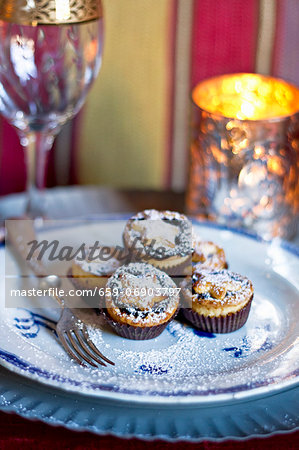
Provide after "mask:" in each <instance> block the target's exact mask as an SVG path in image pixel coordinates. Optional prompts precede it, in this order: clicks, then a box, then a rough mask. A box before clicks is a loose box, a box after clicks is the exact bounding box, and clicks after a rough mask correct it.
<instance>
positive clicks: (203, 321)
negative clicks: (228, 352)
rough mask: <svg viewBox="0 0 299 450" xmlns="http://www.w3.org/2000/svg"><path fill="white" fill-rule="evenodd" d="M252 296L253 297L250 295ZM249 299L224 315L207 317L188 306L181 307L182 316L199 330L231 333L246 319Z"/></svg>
mask: <svg viewBox="0 0 299 450" xmlns="http://www.w3.org/2000/svg"><path fill="white" fill-rule="evenodd" d="M252 298H253V297H252ZM252 298H251V299H250V301H249V302H248V303H247V305H245V306H244V307H243V308H242V309H240V310H239V311H237V312H236V313H232V314H227V315H226V316H218V317H209V316H204V315H202V314H198V313H196V312H195V311H193V310H192V309H190V308H181V313H182V314H183V316H184V317H185V318H186V319H187V320H188V321H189V322H191V323H192V325H193V326H194V327H196V328H198V329H199V330H202V331H205V332H207V333H231V332H232V331H236V330H238V329H239V328H241V327H242V326H243V325H244V324H245V322H246V321H247V318H248V315H249V311H250V307H251V302H252Z"/></svg>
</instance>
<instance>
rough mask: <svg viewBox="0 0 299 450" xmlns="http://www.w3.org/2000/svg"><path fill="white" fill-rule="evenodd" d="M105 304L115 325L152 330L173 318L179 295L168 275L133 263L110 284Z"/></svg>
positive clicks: (117, 272)
mask: <svg viewBox="0 0 299 450" xmlns="http://www.w3.org/2000/svg"><path fill="white" fill-rule="evenodd" d="M105 303H106V308H107V311H108V314H109V316H110V317H111V318H112V319H113V320H114V321H116V322H118V323H121V324H127V325H131V326H134V327H152V326H156V325H160V324H163V323H165V322H168V321H169V320H170V319H171V317H173V316H174V314H175V313H176V311H177V308H178V305H179V294H178V290H177V288H176V285H175V283H174V282H173V281H172V280H171V278H170V277H169V276H168V275H167V274H166V273H164V272H161V271H160V270H158V269H156V268H155V267H153V266H151V265H149V264H145V263H131V264H128V265H127V266H122V267H120V268H119V269H117V270H116V272H115V273H114V275H113V276H112V277H111V278H110V279H109V280H108V283H107V286H106V294H105Z"/></svg>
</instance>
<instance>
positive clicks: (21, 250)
mask: <svg viewBox="0 0 299 450" xmlns="http://www.w3.org/2000/svg"><path fill="white" fill-rule="evenodd" d="M6 230H7V239H8V241H9V242H10V243H11V244H12V246H13V248H14V250H15V251H16V252H17V254H18V255H19V257H20V258H21V259H22V261H23V262H24V263H25V264H26V265H27V267H29V269H30V270H31V271H32V272H33V273H34V274H35V275H36V276H37V277H46V276H48V275H49V273H47V270H46V268H45V266H44V265H43V263H42V262H41V261H39V260H38V259H37V252H35V253H33V255H32V256H31V258H30V259H27V257H28V252H29V248H28V244H29V242H31V241H34V240H36V234H35V230H34V225H33V220H30V219H25V220H23V219H22V220H20V219H16V220H7V221H6Z"/></svg>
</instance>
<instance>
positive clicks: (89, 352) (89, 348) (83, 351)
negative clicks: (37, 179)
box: [6, 220, 114, 367]
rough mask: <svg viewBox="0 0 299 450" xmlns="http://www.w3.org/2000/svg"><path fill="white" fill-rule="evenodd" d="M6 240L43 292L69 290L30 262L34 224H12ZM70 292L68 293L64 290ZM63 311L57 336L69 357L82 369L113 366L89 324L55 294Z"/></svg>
mask: <svg viewBox="0 0 299 450" xmlns="http://www.w3.org/2000/svg"><path fill="white" fill-rule="evenodd" d="M6 229H7V237H8V240H9V242H10V243H11V244H12V245H13V249H14V250H16V252H17V254H18V255H19V256H20V257H21V259H22V261H23V263H24V262H25V263H26V266H27V267H29V268H30V270H31V271H32V272H33V273H34V274H35V275H36V276H37V277H38V278H40V283H39V284H40V287H41V288H42V289H47V288H50V287H51V288H56V287H57V288H58V287H64V286H68V284H67V283H68V281H67V280H63V279H62V278H60V277H58V276H57V275H49V273H47V270H46V268H45V266H44V265H43V264H42V263H41V262H40V261H39V260H38V259H37V256H36V255H33V256H32V258H31V259H30V260H27V259H26V258H27V251H26V245H27V243H28V242H30V241H33V240H36V235H35V231H34V227H33V221H32V220H20V221H19V220H10V221H8V222H7V223H6ZM64 291H65V292H67V289H64ZM52 297H53V298H54V299H55V300H57V301H58V303H59V304H60V306H61V307H62V312H61V316H60V319H59V321H58V322H57V325H56V333H57V335H58V337H59V340H60V343H61V345H62V346H63V348H64V349H65V351H66V352H67V353H68V354H69V356H70V357H71V358H72V359H73V360H75V361H76V362H77V363H78V364H80V365H81V366H85V367H88V365H89V366H92V367H98V365H101V366H106V364H105V362H106V363H108V364H112V365H114V363H113V362H112V361H110V359H108V358H106V356H104V355H103V354H102V353H101V352H100V351H99V350H98V349H97V347H96V346H95V345H94V343H93V342H92V340H91V339H90V337H89V334H88V330H87V327H86V324H85V323H84V322H83V321H82V320H81V319H80V318H79V317H78V316H77V314H76V313H75V312H74V310H72V309H70V308H67V307H66V306H65V304H64V299H63V298H61V297H59V296H58V295H57V294H56V293H55V294H53V296H52Z"/></svg>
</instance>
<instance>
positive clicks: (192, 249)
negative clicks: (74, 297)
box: [70, 209, 253, 340]
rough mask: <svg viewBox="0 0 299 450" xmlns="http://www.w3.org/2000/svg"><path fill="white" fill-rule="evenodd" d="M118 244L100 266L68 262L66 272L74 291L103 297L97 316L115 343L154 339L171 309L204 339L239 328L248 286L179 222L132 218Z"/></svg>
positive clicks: (164, 214) (146, 214)
mask: <svg viewBox="0 0 299 450" xmlns="http://www.w3.org/2000/svg"><path fill="white" fill-rule="evenodd" d="M123 243H124V248H123V249H120V248H119V247H118V248H116V249H115V248H113V247H111V257H110V258H105V260H104V259H103V260H101V261H89V260H88V259H85V260H84V261H78V260H75V261H74V262H73V264H72V268H71V271H70V277H71V279H72V282H73V283H74V285H75V286H76V287H79V288H85V289H86V288H89V287H90V288H92V287H95V286H98V288H99V290H101V291H102V292H104V294H103V295H101V296H99V298H100V301H99V309H100V311H101V314H102V316H103V317H104V319H105V321H106V322H107V323H108V324H109V325H110V327H111V328H112V329H113V330H114V332H115V333H117V334H118V335H120V336H122V337H124V338H128V339H136V340H144V339H152V338H155V337H157V336H158V335H160V334H161V333H162V332H163V330H164V329H165V328H166V326H167V324H168V323H169V322H170V321H171V320H173V319H174V318H175V317H176V316H177V313H178V311H179V309H180V317H184V319H186V320H187V321H188V322H189V323H191V324H192V325H193V326H194V327H196V328H198V329H200V330H202V331H205V332H211V333H229V332H231V331H235V330H237V329H238V328H240V327H242V326H243V325H244V324H245V322H246V320H247V318H248V314H249V311H250V305H251V302H252V299H253V286H252V283H251V281H250V280H248V278H246V277H244V276H242V275H239V274H237V273H234V272H231V271H229V270H228V269H227V268H228V264H227V261H226V257H225V253H224V250H223V249H222V248H220V247H219V246H217V245H216V244H214V243H213V242H211V241H204V240H202V239H200V237H198V236H197V235H195V234H194V233H193V232H192V224H191V222H190V221H189V220H188V219H187V217H186V216H184V215H183V214H180V213H178V212H173V211H157V210H154V209H151V210H145V211H142V212H139V213H137V214H136V215H134V216H132V217H131V218H130V219H129V220H128V221H127V223H126V225H125V228H124V231H123ZM174 277H175V278H174ZM174 279H175V280H176V282H175V281H174ZM178 279H179V283H178V281H177V280H178Z"/></svg>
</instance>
